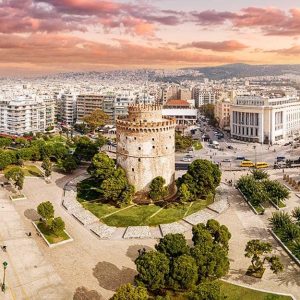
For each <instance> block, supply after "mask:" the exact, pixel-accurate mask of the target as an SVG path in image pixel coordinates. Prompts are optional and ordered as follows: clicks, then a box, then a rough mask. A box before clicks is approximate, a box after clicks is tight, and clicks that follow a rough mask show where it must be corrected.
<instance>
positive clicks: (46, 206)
mask: <svg viewBox="0 0 300 300" xmlns="http://www.w3.org/2000/svg"><path fill="white" fill-rule="evenodd" d="M37 212H38V214H39V215H40V216H41V217H42V218H43V219H44V220H46V223H49V221H50V220H51V219H53V218H54V207H53V205H52V203H51V202H50V201H46V202H42V203H40V204H39V205H38V207H37Z"/></svg>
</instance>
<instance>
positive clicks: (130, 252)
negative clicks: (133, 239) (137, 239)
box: [126, 245, 153, 261]
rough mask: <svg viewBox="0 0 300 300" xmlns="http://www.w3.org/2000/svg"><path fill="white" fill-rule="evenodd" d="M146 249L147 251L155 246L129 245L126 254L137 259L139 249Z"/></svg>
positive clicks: (133, 259)
mask: <svg viewBox="0 0 300 300" xmlns="http://www.w3.org/2000/svg"><path fill="white" fill-rule="evenodd" d="M143 249H145V250H146V251H150V250H153V248H151V247H149V246H145V245H133V246H130V247H128V249H127V252H126V255H127V256H128V257H129V258H130V259H131V260H132V261H135V260H136V258H137V257H138V256H139V250H143Z"/></svg>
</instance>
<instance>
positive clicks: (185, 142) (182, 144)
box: [175, 132, 193, 151]
mask: <svg viewBox="0 0 300 300" xmlns="http://www.w3.org/2000/svg"><path fill="white" fill-rule="evenodd" d="M192 146H193V139H192V138H191V137H190V136H183V135H181V134H180V133H179V132H175V150H176V151H184V150H187V149H188V148H190V147H192Z"/></svg>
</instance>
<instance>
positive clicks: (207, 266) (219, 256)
mask: <svg viewBox="0 0 300 300" xmlns="http://www.w3.org/2000/svg"><path fill="white" fill-rule="evenodd" d="M191 255H192V257H193V258H194V259H195V261H196V264H197V266H198V276H199V280H200V281H201V282H204V281H206V280H215V279H218V278H221V277H223V276H225V275H226V274H227V273H228V271H229V259H228V251H227V249H224V248H223V247H222V246H221V245H219V244H214V243H213V242H207V243H201V244H197V245H196V246H195V247H194V248H192V249H191Z"/></svg>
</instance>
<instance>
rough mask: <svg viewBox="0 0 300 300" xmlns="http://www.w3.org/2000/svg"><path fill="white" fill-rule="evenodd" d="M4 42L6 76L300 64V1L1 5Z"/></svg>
mask: <svg viewBox="0 0 300 300" xmlns="http://www.w3.org/2000/svg"><path fill="white" fill-rule="evenodd" d="M297 5H298V7H297ZM0 35H1V38H0V51H1V55H0V74H2V75H15V74H16V73H17V74H23V73H25V74H26V73H28V74H34V73H47V72H61V71H86V70H101V69H121V68H142V67H153V68H177V67H182V66H207V65H219V64H226V63H235V62H244V63H250V64H279V63H300V40H299V36H300V1H299V0H284V1H283V0H253V1H250V0H249V1H248V0H209V1H207V0H205V1H203V0H152V1H146V0H145V1H142V0H139V1H125V0H119V1H102V0H0Z"/></svg>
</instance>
